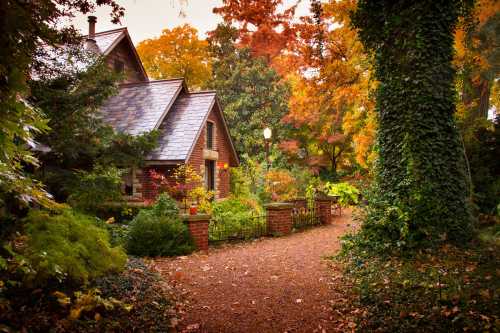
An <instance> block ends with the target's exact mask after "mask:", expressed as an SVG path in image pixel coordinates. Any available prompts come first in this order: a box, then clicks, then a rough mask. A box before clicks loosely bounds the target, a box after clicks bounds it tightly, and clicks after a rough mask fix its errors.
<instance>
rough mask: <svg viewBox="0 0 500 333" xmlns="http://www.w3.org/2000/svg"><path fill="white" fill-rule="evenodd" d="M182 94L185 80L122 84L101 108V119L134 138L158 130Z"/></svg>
mask: <svg viewBox="0 0 500 333" xmlns="http://www.w3.org/2000/svg"><path fill="white" fill-rule="evenodd" d="M182 90H185V91H187V89H186V87H185V84H184V80H183V79H170V80H159V81H147V82H139V83H129V84H122V85H120V88H119V92H118V94H117V95H115V96H112V97H110V98H108V99H107V100H106V102H105V103H104V105H103V106H102V107H101V115H102V119H103V120H104V122H106V123H107V124H109V125H111V126H112V127H113V128H114V129H115V130H117V131H121V132H126V133H128V134H132V135H137V134H141V133H144V132H149V131H152V130H154V129H158V128H159V127H160V124H161V123H162V121H163V119H164V118H165V116H166V115H167V113H168V111H169V110H170V108H171V107H172V105H173V104H174V101H175V100H176V98H177V96H178V95H179V94H180V92H181V91H182Z"/></svg>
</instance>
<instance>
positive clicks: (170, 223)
mask: <svg viewBox="0 0 500 333" xmlns="http://www.w3.org/2000/svg"><path fill="white" fill-rule="evenodd" d="M126 248H127V251H128V253H129V254H133V255H137V256H175V255H182V254H187V253H190V252H192V251H193V250H194V245H193V241H192V239H191V236H190V234H189V230H188V228H187V226H186V225H185V224H184V223H182V221H181V220H180V219H179V209H178V208H177V204H176V202H175V201H174V200H173V199H171V198H170V197H169V196H168V195H167V194H165V193H164V194H162V195H160V197H159V198H158V201H157V202H156V204H155V205H153V206H152V207H151V208H145V209H142V210H141V211H140V212H139V214H137V216H136V217H135V218H134V219H133V220H132V222H131V223H130V230H129V233H128V237H127V245H126Z"/></svg>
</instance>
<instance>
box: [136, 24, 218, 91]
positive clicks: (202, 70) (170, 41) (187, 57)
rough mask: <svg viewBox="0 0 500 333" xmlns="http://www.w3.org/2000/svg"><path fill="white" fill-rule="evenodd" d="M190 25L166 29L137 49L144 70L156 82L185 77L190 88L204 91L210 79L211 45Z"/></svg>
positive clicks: (140, 44)
mask: <svg viewBox="0 0 500 333" xmlns="http://www.w3.org/2000/svg"><path fill="white" fill-rule="evenodd" d="M197 33H198V32H197V30H196V29H195V28H193V27H192V26H190V25H188V24H184V25H183V26H179V27H175V28H173V29H171V30H170V29H165V30H163V31H162V33H161V35H160V36H159V37H157V38H152V39H146V40H144V41H142V42H140V43H139V45H137V52H138V53H139V56H140V57H141V60H142V63H143V64H144V68H145V69H146V71H147V72H148V74H149V76H151V77H152V78H154V79H169V78H173V77H183V78H185V79H186V82H187V84H188V86H189V87H194V88H204V87H206V85H207V82H208V81H209V80H210V79H211V63H210V55H209V52H208V42H207V41H206V40H200V39H198V35H197Z"/></svg>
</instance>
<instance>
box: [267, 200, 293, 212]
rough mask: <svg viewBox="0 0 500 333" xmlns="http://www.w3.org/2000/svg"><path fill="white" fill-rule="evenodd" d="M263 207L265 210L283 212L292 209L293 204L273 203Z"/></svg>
mask: <svg viewBox="0 0 500 333" xmlns="http://www.w3.org/2000/svg"><path fill="white" fill-rule="evenodd" d="M264 207H265V208H266V209H267V210H284V209H292V208H293V204H292V203H289V202H273V203H268V204H265V205H264Z"/></svg>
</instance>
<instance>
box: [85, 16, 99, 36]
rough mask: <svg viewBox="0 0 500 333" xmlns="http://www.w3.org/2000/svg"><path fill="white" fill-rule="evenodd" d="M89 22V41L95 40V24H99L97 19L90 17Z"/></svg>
mask: <svg viewBox="0 0 500 333" xmlns="http://www.w3.org/2000/svg"><path fill="white" fill-rule="evenodd" d="M87 21H88V22H89V36H88V39H94V38H95V24H96V23H97V17H95V16H89V17H88V19H87Z"/></svg>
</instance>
